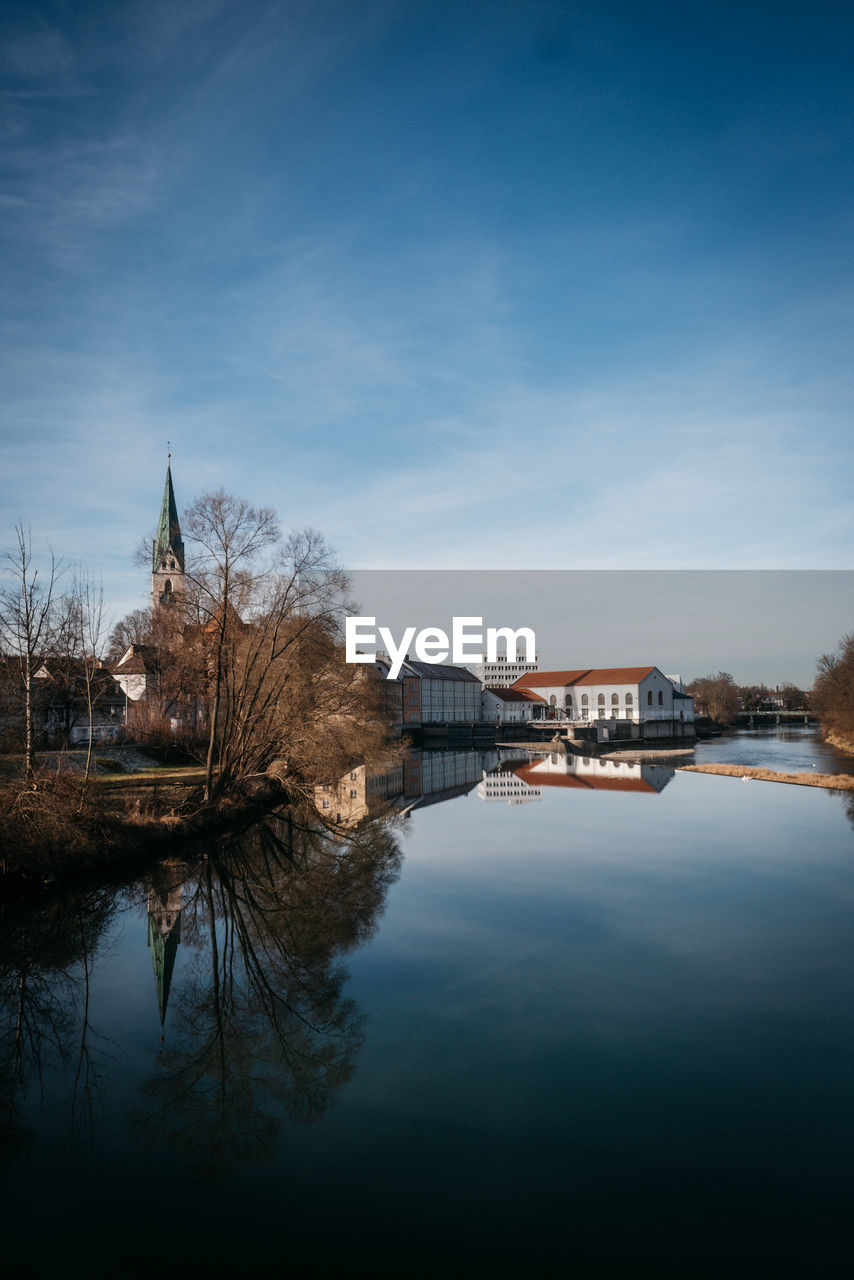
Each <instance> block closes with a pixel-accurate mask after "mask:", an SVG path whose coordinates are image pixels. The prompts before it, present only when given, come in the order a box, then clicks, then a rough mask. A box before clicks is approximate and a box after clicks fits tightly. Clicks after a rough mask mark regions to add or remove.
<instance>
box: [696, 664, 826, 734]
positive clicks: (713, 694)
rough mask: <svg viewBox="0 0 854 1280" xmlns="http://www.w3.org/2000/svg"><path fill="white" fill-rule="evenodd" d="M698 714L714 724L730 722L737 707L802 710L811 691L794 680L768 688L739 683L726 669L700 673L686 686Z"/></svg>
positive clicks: (744, 708)
mask: <svg viewBox="0 0 854 1280" xmlns="http://www.w3.org/2000/svg"><path fill="white" fill-rule="evenodd" d="M686 689H687V692H688V693H690V694H691V696H692V697H693V699H694V709H695V711H696V713H697V715H700V716H708V717H709V719H711V720H714V721H715V722H716V723H717V724H732V723H733V721H734V720H735V718H736V716H737V715H738V713H739V712H740V711H773V710H777V709H779V710H782V711H805V710H807V709H808V708H810V707H811V705H812V704H811V701H810V695H809V694H808V693H805V692H804V690H803V689H799V688H798V687H797V685H794V684H788V683H785V684H781V685H780V686H779V687H778V688H777V689H769V688H767V686H766V685H764V684H750V685H738V684H736V683H735V680H734V679H733V677H732V676H731V675H730V673H729V672H728V671H718V672H717V673H716V674H715V675H708V676H701V677H699V678H697V679H696V680H692V681H691V683H690V684H689V685H687V686H686Z"/></svg>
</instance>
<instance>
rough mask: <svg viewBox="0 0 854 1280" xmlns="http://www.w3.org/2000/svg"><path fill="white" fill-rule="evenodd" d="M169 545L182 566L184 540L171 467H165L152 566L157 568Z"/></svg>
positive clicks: (182, 566)
mask: <svg viewBox="0 0 854 1280" xmlns="http://www.w3.org/2000/svg"><path fill="white" fill-rule="evenodd" d="M169 547H171V548H172V550H173V552H174V553H175V559H176V560H177V561H178V564H179V566H180V567H181V569H182V570H183V568H184V540H183V538H182V537H181V526H180V525H179V523H178V507H177V505H176V503H175V490H174V489H173V488H172V468H171V466H167V468H166V486H165V488H164V490H163V503H162V505H161V507H160V520H159V521H158V523H157V534H156V536H155V538H154V553H153V556H152V561H151V564H152V568H153V569H155V570H156V569H157V568H158V567H159V565H160V561H161V560H162V559H163V557H164V555H165V554H166V551H167V549H168V548H169Z"/></svg>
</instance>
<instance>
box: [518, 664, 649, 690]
mask: <svg viewBox="0 0 854 1280" xmlns="http://www.w3.org/2000/svg"><path fill="white" fill-rule="evenodd" d="M655 670H656V668H655V667H593V668H589V667H588V668H584V669H583V670H580V671H531V672H529V673H528V674H527V675H524V676H520V677H519V679H518V680H516V681H514V683H513V688H514V689H542V688H544V687H546V686H555V685H568V684H640V682H641V680H643V679H644V678H645V677H646V676H648V675H649V674H650V672H651V671H655Z"/></svg>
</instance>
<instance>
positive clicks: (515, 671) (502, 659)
mask: <svg viewBox="0 0 854 1280" xmlns="http://www.w3.org/2000/svg"><path fill="white" fill-rule="evenodd" d="M539 665H540V664H539V658H538V656H537V654H534V661H533V662H524V661H522V660H521V659H514V660H513V661H512V662H511V660H510V659H509V658H507V657H506V656H502V655H501V654H499V655H498V656H497V657H496V659H495V661H494V662H479V663H478V664H477V666H475V667H473V668H472V670H473V671H474V673H475V675H476V676H477V678H478V680H479V681H480V683H481V684H482V685H486V686H487V688H491V689H508V688H509V687H510V685H511V684H513V683H514V682H515V681H516V680H518V679H519V678H520V676H527V675H530V674H531V672H533V671H537V670H539Z"/></svg>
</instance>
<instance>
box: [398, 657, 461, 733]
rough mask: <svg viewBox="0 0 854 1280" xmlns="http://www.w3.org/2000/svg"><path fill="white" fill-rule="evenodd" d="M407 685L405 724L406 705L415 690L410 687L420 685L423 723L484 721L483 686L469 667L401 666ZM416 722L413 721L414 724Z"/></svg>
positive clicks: (426, 663) (407, 664)
mask: <svg viewBox="0 0 854 1280" xmlns="http://www.w3.org/2000/svg"><path fill="white" fill-rule="evenodd" d="M400 674H401V677H402V678H403V682H404V693H403V708H404V724H406V723H407V721H406V712H407V709H408V707H407V704H408V701H409V699H410V698H412V699H413V708H412V709H413V710H414V706H415V701H414V700H415V691H414V689H413V691H412V692H411V693H410V692H409V687H410V685H413V684H414V682H415V681H417V682H418V694H419V695H420V712H421V723H422V724H453V723H455V722H456V723H461V724H476V723H478V722H479V721H480V719H481V707H480V694H481V683H480V680H478V678H477V676H476V675H473V674H472V673H471V671H469V670H468V669H467V668H466V667H451V666H446V665H440V664H439V663H435V662H410V661H409V659H407V660H406V662H404V664H403V666H402V667H401V672H400ZM412 723H414V721H413V722H412Z"/></svg>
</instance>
